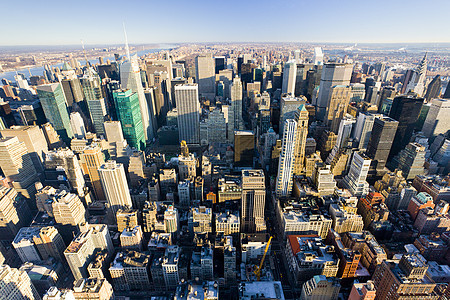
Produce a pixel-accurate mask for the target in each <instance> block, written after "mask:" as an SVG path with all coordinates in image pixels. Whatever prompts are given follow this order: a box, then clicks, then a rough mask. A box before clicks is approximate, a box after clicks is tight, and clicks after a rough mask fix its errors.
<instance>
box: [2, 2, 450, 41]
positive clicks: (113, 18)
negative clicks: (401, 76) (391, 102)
mask: <svg viewBox="0 0 450 300" xmlns="http://www.w3.org/2000/svg"><path fill="white" fill-rule="evenodd" d="M1 10H2V12H3V13H2V17H1V18H0V28H2V30H1V31H0V46H9V45H76V44H79V43H80V40H84V42H85V44H119V43H120V44H121V43H123V42H124V35H123V23H125V26H126V30H127V34H128V40H129V43H130V44H146V43H183V42H330V43H335V42H342V43H368V42H373V43H398V42H400V43H417V42H424V43H429V42H450V25H449V24H448V17H449V13H450V1H449V0H428V1H424V0H390V1H387V0H371V1H366V0H358V1H355V0H322V1H320V0H291V1H289V0H239V1H237V0H226V1H225V0H223V1H221V0H191V1H181V0H158V1H154V0H141V1H137V0H123V1H116V0H110V1H103V0H90V1H86V0H43V1H36V0H20V1H12V0H7V1H3V2H2V5H1Z"/></svg>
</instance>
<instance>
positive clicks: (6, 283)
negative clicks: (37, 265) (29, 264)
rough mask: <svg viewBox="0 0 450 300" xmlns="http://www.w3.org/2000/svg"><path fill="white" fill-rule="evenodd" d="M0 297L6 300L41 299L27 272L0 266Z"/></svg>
mask: <svg viewBox="0 0 450 300" xmlns="http://www.w3.org/2000/svg"><path fill="white" fill-rule="evenodd" d="M0 295H2V298H5V299H17V300H22V299H23V300H26V299H35V300H40V299H41V297H40V296H39V293H38V291H37V290H36V288H35V287H34V285H33V283H31V279H30V277H29V276H28V274H27V272H25V271H21V270H18V269H15V268H11V267H10V266H8V265H1V266H0Z"/></svg>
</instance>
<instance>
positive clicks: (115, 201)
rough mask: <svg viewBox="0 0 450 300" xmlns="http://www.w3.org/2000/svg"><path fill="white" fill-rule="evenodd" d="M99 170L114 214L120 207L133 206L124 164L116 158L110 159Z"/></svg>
mask: <svg viewBox="0 0 450 300" xmlns="http://www.w3.org/2000/svg"><path fill="white" fill-rule="evenodd" d="M98 172H99V174H100V179H101V181H102V186H103V190H104V191H105V195H106V200H107V201H108V204H109V207H110V208H111V209H112V212H113V214H114V216H115V215H116V213H117V210H118V209H127V208H131V207H132V202H131V196H130V191H129V189H128V183H127V178H126V176H125V169H124V168H123V165H122V164H118V163H116V161H115V160H109V161H107V162H106V163H105V164H103V165H102V166H101V167H100V168H99V169H98Z"/></svg>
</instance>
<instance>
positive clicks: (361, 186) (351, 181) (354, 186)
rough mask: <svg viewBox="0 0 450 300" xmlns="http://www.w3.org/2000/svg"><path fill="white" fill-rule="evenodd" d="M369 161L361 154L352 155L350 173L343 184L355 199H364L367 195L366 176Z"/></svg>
mask: <svg viewBox="0 0 450 300" xmlns="http://www.w3.org/2000/svg"><path fill="white" fill-rule="evenodd" d="M370 162H371V159H370V158H369V157H367V156H366V155H365V154H364V153H363V152H355V153H354V154H353V158H352V163H351V166H350V171H349V172H348V174H347V176H345V177H344V184H345V185H346V186H347V188H348V189H349V190H350V192H351V193H352V194H353V196H356V197H365V196H366V195H367V194H368V193H369V184H368V183H367V181H366V179H367V175H368V173H369V168H370Z"/></svg>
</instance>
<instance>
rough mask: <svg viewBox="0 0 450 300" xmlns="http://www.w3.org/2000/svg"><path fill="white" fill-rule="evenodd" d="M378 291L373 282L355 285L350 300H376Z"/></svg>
mask: <svg viewBox="0 0 450 300" xmlns="http://www.w3.org/2000/svg"><path fill="white" fill-rule="evenodd" d="M376 294H377V291H376V289H375V285H374V284H373V281H371V280H369V281H367V282H366V283H354V284H353V286H352V290H351V292H350V296H349V297H348V300H374V299H375V296H376Z"/></svg>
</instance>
